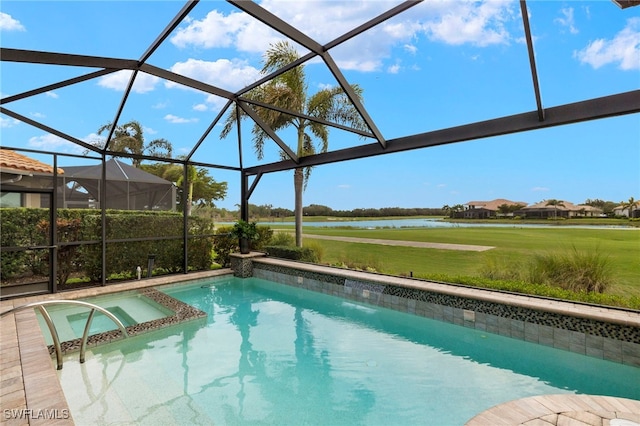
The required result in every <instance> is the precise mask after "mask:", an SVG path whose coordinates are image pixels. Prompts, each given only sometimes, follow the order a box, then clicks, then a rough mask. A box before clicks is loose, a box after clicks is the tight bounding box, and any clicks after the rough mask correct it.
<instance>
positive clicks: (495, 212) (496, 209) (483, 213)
mask: <svg viewBox="0 0 640 426" xmlns="http://www.w3.org/2000/svg"><path fill="white" fill-rule="evenodd" d="M503 205H505V206H513V208H512V210H511V211H510V212H504V213H503V212H502V211H501V210H502V208H501V206H503ZM526 205H527V203H525V202H523V201H511V200H506V199H504V198H498V199H495V200H492V201H469V202H468V203H467V204H465V205H464V211H463V212H461V213H462V217H463V218H464V219H489V218H495V217H512V216H513V210H515V209H516V208H515V207H516V206H519V207H524V206H526Z"/></svg>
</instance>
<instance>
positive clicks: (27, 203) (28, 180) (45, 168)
mask: <svg viewBox="0 0 640 426" xmlns="http://www.w3.org/2000/svg"><path fill="white" fill-rule="evenodd" d="M57 172H58V175H63V174H64V170H62V169H60V168H58V171H57ZM0 189H1V191H0V207H41V206H42V205H43V203H44V204H47V203H48V201H45V199H46V200H49V199H50V198H48V197H50V195H49V194H46V193H43V192H42V191H41V190H43V189H51V190H53V167H52V166H50V165H48V164H46V163H43V162H41V161H38V160H35V159H33V158H30V157H27V156H26V155H22V154H19V153H17V152H15V151H13V150H10V149H0ZM28 189H33V190H34V191H33V192H29V191H28Z"/></svg>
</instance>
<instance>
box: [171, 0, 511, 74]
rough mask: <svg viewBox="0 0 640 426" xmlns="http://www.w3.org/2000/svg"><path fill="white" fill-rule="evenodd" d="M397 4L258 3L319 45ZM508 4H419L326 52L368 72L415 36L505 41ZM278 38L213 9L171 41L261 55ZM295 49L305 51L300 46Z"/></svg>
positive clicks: (410, 47)
mask: <svg viewBox="0 0 640 426" xmlns="http://www.w3.org/2000/svg"><path fill="white" fill-rule="evenodd" d="M214 4H215V3H214ZM396 4H397V2H388V1H367V0H352V1H349V2H347V3H342V2H335V1H332V0H319V1H305V2H292V1H286V2H283V1H276V0H263V1H262V2H260V5H261V6H262V7H264V8H265V9H267V10H268V11H270V12H272V13H274V14H275V15H276V16H278V17H280V18H281V19H283V20H284V21H286V22H288V23H290V24H291V25H293V26H294V27H295V28H297V29H299V30H300V31H302V32H303V33H305V34H307V35H308V36H309V37H311V38H312V39H314V40H316V41H318V42H319V43H321V44H323V43H327V42H328V41H330V40H333V39H335V38H336V37H337V36H339V35H342V34H343V33H345V32H346V31H349V30H351V29H353V28H355V27H357V26H359V25H361V24H363V23H364V22H366V21H368V20H370V19H371V18H373V17H375V16H377V15H379V14H380V13H383V12H385V11H387V10H389V9H391V8H392V7H393V6H395V5H396ZM512 5H513V1H512V0H502V1H499V0H483V1H470V0H455V1H453V0H445V1H431V2H424V3H422V4H420V5H417V6H415V7H413V8H411V9H409V10H408V11H406V12H404V13H403V14H401V15H399V16H397V17H395V18H394V19H392V20H390V21H387V22H385V23H383V24H381V25H379V26H378V27H376V28H372V29H370V30H369V31H367V32H366V33H363V34H360V35H359V36H358V37H356V38H355V39H353V40H350V41H348V42H346V43H344V44H342V45H340V46H338V47H337V48H335V49H333V50H332V51H331V54H332V56H333V57H334V59H335V61H336V63H337V64H338V65H339V66H340V67H341V68H342V69H345V70H358V71H363V72H370V71H377V70H381V69H383V68H384V61H385V60H387V59H388V58H391V57H392V56H393V49H394V48H401V49H405V50H407V51H409V52H415V51H416V50H417V46H415V45H414V41H415V40H417V39H418V38H419V36H420V35H426V36H427V37H429V38H430V39H432V40H437V41H440V42H444V43H447V44H452V45H459V44H463V43H469V44H473V45H476V46H488V45H491V44H499V43H508V42H509V40H510V35H509V33H508V31H507V30H506V27H505V25H506V24H507V23H508V22H509V21H510V20H514V19H515V18H517V16H516V15H515V14H514V13H513V11H512ZM323 23H330V25H326V24H323ZM282 39H284V37H283V36H282V35H280V34H278V33H276V32H274V31H273V30H271V29H269V28H268V27H266V26H265V25H263V24H261V23H259V22H258V21H257V20H255V19H253V18H250V17H248V16H245V15H244V14H243V13H238V12H231V13H228V14H224V13H222V12H219V11H217V10H213V11H211V12H209V13H208V14H207V15H206V16H205V17H204V18H202V19H200V20H194V19H191V20H189V22H188V24H187V25H186V26H184V27H181V28H179V29H178V30H177V31H176V35H175V36H173V37H172V38H171V42H172V43H173V44H174V45H176V46H178V47H180V48H186V47H196V48H205V49H208V48H235V49H237V50H238V51H240V52H251V53H262V52H264V51H265V50H266V49H267V48H268V46H269V44H270V43H273V42H274V41H276V40H282ZM300 53H301V54H305V53H306V51H304V49H302V50H301V52H300Z"/></svg>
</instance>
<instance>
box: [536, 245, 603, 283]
mask: <svg viewBox="0 0 640 426" xmlns="http://www.w3.org/2000/svg"><path fill="white" fill-rule="evenodd" d="M529 281H530V282H537V283H544V284H550V285H555V286H557V287H560V288H564V289H566V290H571V291H577V292H587V293H589V292H596V293H604V291H605V290H606V289H607V287H609V285H610V282H611V269H610V263H609V260H608V258H607V257H605V256H603V255H601V254H600V253H599V252H598V251H594V252H581V251H578V250H577V249H576V248H575V247H574V248H573V250H572V251H570V252H569V253H568V254H567V253H565V254H560V255H558V254H554V253H546V254H541V255H536V256H534V258H533V264H532V266H531V268H530V277H529Z"/></svg>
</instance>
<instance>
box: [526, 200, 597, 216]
mask: <svg viewBox="0 0 640 426" xmlns="http://www.w3.org/2000/svg"><path fill="white" fill-rule="evenodd" d="M547 203H548V201H547V200H544V201H541V202H539V203H536V204H532V205H530V206H527V207H523V208H521V209H520V210H518V211H516V212H515V214H516V215H518V216H523V217H525V218H527V219H550V218H551V219H553V218H565V219H569V218H572V217H600V216H601V215H602V214H603V211H602V209H599V208H597V207H593V206H588V205H586V204H579V205H575V204H573V203H570V202H569V201H562V205H556V206H553V205H547Z"/></svg>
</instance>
